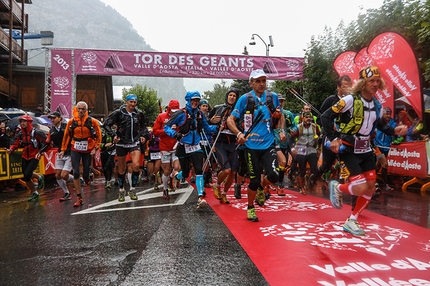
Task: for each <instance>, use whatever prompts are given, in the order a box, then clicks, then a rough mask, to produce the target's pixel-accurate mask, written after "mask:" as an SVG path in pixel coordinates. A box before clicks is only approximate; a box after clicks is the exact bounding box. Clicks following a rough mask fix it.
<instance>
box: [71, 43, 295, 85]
mask: <svg viewBox="0 0 430 286" xmlns="http://www.w3.org/2000/svg"><path fill="white" fill-rule="evenodd" d="M303 62H304V59H303V58H287V57H252V56H233V55H204V54H180V53H161V52H146V51H109V50H75V73H76V74H94V75H122V76H126V75H132V76H154V77H183V78H188V77H192V78H229V79H248V78H249V74H250V73H251V71H252V70H254V69H263V70H264V71H265V72H266V73H267V76H268V78H269V79H271V80H297V79H301V78H302V76H303Z"/></svg>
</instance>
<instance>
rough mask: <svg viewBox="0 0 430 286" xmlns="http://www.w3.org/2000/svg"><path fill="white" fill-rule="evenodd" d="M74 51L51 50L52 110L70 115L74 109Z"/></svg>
mask: <svg viewBox="0 0 430 286" xmlns="http://www.w3.org/2000/svg"><path fill="white" fill-rule="evenodd" d="M71 65H72V51H71V50H51V112H52V111H59V112H60V113H61V114H62V115H64V116H65V117H70V113H69V111H71V110H72V82H73V76H72V71H73V69H72V66H71Z"/></svg>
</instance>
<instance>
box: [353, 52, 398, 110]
mask: <svg viewBox="0 0 430 286" xmlns="http://www.w3.org/2000/svg"><path fill="white" fill-rule="evenodd" d="M354 62H355V64H356V66H357V69H358V70H361V69H363V68H365V67H368V66H373V65H376V64H375V62H374V61H373V59H372V57H371V56H370V55H369V54H368V53H367V47H365V48H362V49H361V50H360V51H359V52H358V53H357V55H356V56H355V58H354ZM380 72H381V69H380ZM381 75H382V78H383V79H384V81H385V84H386V89H385V90H378V91H377V92H376V94H375V96H376V98H377V99H378V100H379V102H380V103H381V104H382V105H383V106H384V107H389V108H390V109H391V110H394V85H393V82H392V81H391V80H390V79H389V78H388V77H387V75H386V74H384V73H383V72H381Z"/></svg>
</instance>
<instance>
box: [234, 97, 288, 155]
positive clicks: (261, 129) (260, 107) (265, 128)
mask: <svg viewBox="0 0 430 286" xmlns="http://www.w3.org/2000/svg"><path fill="white" fill-rule="evenodd" d="M266 93H267V91H264V93H263V94H262V95H261V98H258V97H257V96H256V95H255V92H254V91H251V94H252V95H253V96H254V101H255V110H254V119H255V118H256V117H257V114H258V113H259V112H262V114H263V119H262V120H261V121H260V122H259V123H257V125H256V126H255V127H254V128H253V129H252V130H251V133H250V134H249V136H248V137H247V139H248V140H247V141H246V142H245V144H244V145H245V147H246V148H249V149H255V150H265V149H268V148H269V147H270V146H272V145H273V144H274V141H275V136H274V133H273V130H272V128H271V126H270V125H271V119H272V117H271V115H270V111H269V107H268V106H267V105H266ZM272 98H273V105H274V106H275V107H276V108H277V107H279V108H280V105H279V100H278V95H277V94H276V93H274V92H272ZM246 105H247V95H246V94H244V95H242V96H241V97H240V98H239V99H238V101H237V102H236V105H235V107H234V109H233V111H232V113H231V115H232V116H234V117H236V118H240V117H241V115H242V114H245V112H246ZM245 116H246V114H245ZM245 131H246V130H245ZM246 133H247V132H245V134H246Z"/></svg>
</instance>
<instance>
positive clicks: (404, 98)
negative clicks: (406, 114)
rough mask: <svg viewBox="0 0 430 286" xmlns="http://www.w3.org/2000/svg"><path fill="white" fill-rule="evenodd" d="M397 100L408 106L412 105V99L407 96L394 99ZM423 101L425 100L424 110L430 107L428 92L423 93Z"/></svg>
mask: <svg viewBox="0 0 430 286" xmlns="http://www.w3.org/2000/svg"><path fill="white" fill-rule="evenodd" d="M394 101H395V102H398V103H402V104H406V105H407V106H410V107H412V105H411V103H410V101H409V100H408V99H407V97H406V96H402V97H400V98H397V99H396V100H394ZM423 101H424V110H429V109H430V96H428V95H427V94H426V93H423Z"/></svg>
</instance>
